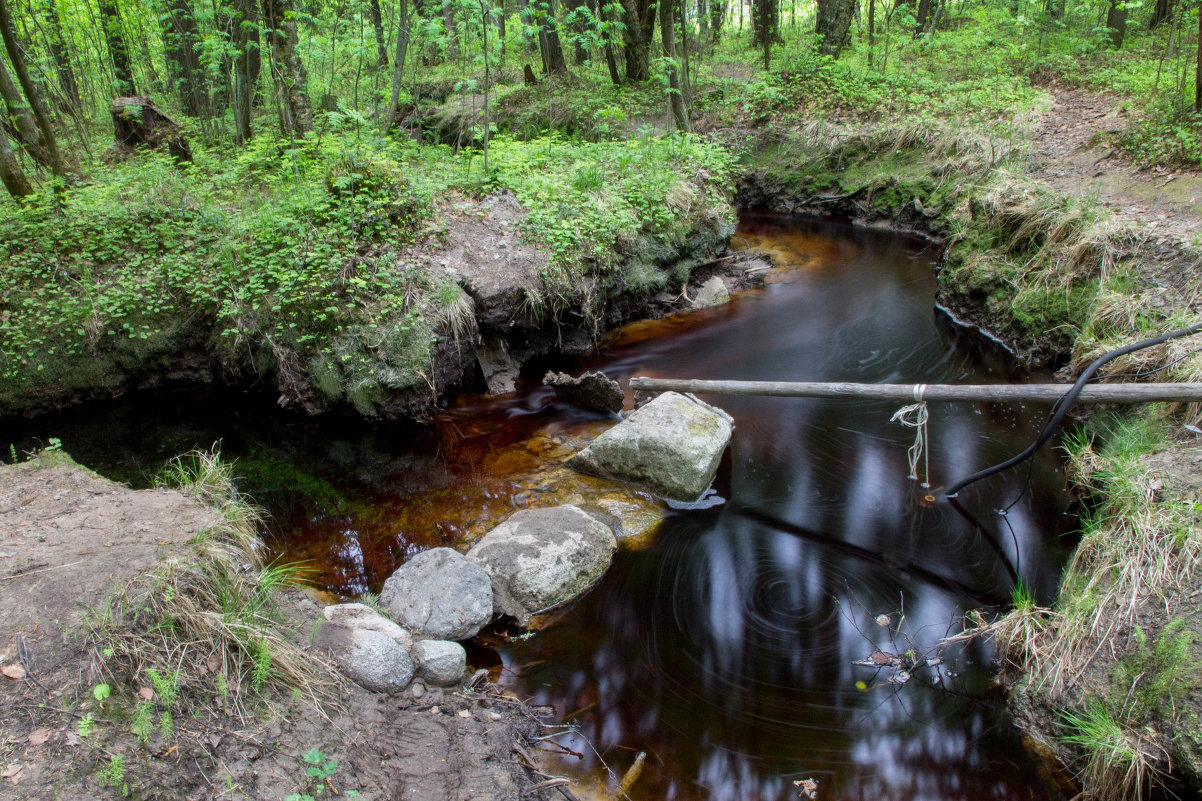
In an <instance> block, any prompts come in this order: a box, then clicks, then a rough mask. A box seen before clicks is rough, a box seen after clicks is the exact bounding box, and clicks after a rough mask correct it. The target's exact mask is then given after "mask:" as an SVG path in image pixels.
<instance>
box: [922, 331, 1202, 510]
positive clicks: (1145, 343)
mask: <svg viewBox="0 0 1202 801" xmlns="http://www.w3.org/2000/svg"><path fill="white" fill-rule="evenodd" d="M1199 331H1202V323H1198V324H1197V325H1192V326H1190V327H1189V328H1182V329H1181V330H1179V331H1171V332H1169V333H1167V334H1161V335H1160V336H1158V337H1153V338H1152V339H1144V340H1140V341H1139V342H1134V343H1132V344H1130V345H1124V346H1123V347H1121V348H1119V349H1117V350H1112V351H1110V352H1109V353H1106V354H1103V355H1101V356H1099V357H1098V358H1096V359H1094V360H1093V362H1091V363H1090V365H1089V366H1088V367H1086V368H1085V369H1084V370H1083V371H1082V372H1081V375H1080V377H1078V378H1077V380H1076V382H1075V383H1074V384H1073V385H1072V386H1071V387H1069V390H1068V392H1065V393H1064V397H1063V398H1061V399H1060V407H1059V408H1058V409H1056V412H1055V413H1054V414H1053V415H1052V416H1051V417H1050V418H1048V421H1047V422H1046V423H1044V424H1043V428H1042V429H1041V430H1040V432H1039V436H1038V437H1036V438H1035V441H1034V442H1033V443H1031V444H1030V445H1029V446H1027V448H1026V450H1024V451H1023V452H1022V453H1020V454H1018V455H1017V456H1013V457H1011V458H1009V459H1007V460H1006V461H1004V462H1002V463H1001V464H995V465H994V466H993V467H988V468H986V469H984V470H982V471H980V472H979V473H973V474H972V475H971V476H969V477H968V478H966V479H964V480H963V481H961V482H959V483H957V484H954V485H952V486H951V487H949V488H948V490H947V492H945V493H943V495H944V497H946V498H955V497H956V496H957V495H959V494H960V490H962V489H964V488H965V487H967V486H968V485H969V484H973V483H975V482H977V481H980V480H981V479H983V478H985V477H987V476H991V475H993V474H994V473H1000V472H1002V471H1003V470H1009V469H1010V468H1011V467H1014V466H1015V465H1016V464H1020V463H1021V462H1023V461H1026V460H1027V459H1030V458H1031V457H1032V456H1034V455H1035V452H1036V451H1038V450H1039V449H1040V448H1042V447H1043V446H1044V444H1045V443H1046V442H1047V441H1048V440H1049V439H1051V438H1052V435H1053V434H1055V433H1056V430H1057V429H1059V428H1060V424H1061V423H1062V422H1064V418H1065V416H1066V415H1067V414H1068V413H1069V410H1071V409H1072V408H1073V406H1074V405H1075V404H1076V401H1077V396H1078V395H1080V394H1081V390H1082V389H1084V388H1085V385H1086V384H1088V383H1089V381H1090V379H1092V378H1093V376H1094V373H1096V372H1097V371H1098V369H1099V368H1100V367H1101V366H1102V365H1104V364H1106V363H1107V362H1109V361H1112V360H1114V359H1117V358H1118V357H1119V356H1125V355H1127V354H1128V353H1132V352H1133V351H1137V350H1143V349H1144V348H1150V347H1152V346H1153V345H1159V344H1161V343H1162V342H1168V341H1169V340H1170V339H1177V338H1179V337H1184V336H1189V335H1190V334H1196V333H1198V332H1199Z"/></svg>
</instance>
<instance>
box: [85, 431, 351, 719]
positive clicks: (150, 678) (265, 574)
mask: <svg viewBox="0 0 1202 801" xmlns="http://www.w3.org/2000/svg"><path fill="white" fill-rule="evenodd" d="M168 477H169V478H168V483H177V484H179V485H180V486H181V488H182V489H183V490H184V491H186V492H191V493H193V494H195V495H196V496H197V497H199V498H201V499H202V500H204V501H205V502H206V503H208V504H210V505H211V506H213V507H214V508H216V509H217V510H218V511H219V512H220V513H221V522H220V523H219V524H218V525H217V526H216V527H215V528H214V529H213V530H210V531H208V532H205V533H204V534H203V536H201V537H198V538H197V541H196V542H194V545H195V546H196V553H195V556H194V557H193V558H189V559H185V560H176V561H171V562H168V563H166V564H165V565H163V566H162V567H161V568H159V569H158V570H156V571H155V572H154V573H152V574H149V575H145V576H141V577H138V578H136V579H134V580H132V581H130V582H128V583H127V584H126V585H125V586H123V587H122V588H120V589H119V590H118V591H117V592H116V593H115V594H114V596H113V597H112V598H111V599H109V602H108V604H107V605H106V606H104V607H101V608H100V609H97V610H94V611H93V613H92V614H90V615H89V616H88V621H87V622H88V630H89V638H90V642H91V646H92V651H93V657H94V661H95V662H96V663H97V664H98V666H99V667H100V670H101V671H102V673H104V674H105V675H106V676H108V677H109V678H110V681H112V682H114V683H115V684H116V685H117V686H122V685H128V686H131V687H137V686H138V685H143V686H148V685H151V684H152V683H153V684H154V685H155V686H156V689H157V687H158V685H159V683H161V682H162V681H164V680H166V681H167V682H168V683H169V684H170V685H173V686H174V687H175V691H176V692H177V694H178V696H179V698H180V699H181V700H183V701H185V702H187V703H188V704H189V705H190V706H192V707H193V709H196V708H203V707H214V708H217V709H220V710H222V711H223V712H225V713H226V714H230V715H233V716H235V717H238V718H239V719H242V720H245V719H246V718H247V717H248V716H249V714H250V712H251V707H253V706H254V705H255V704H256V703H268V704H270V703H271V701H272V699H273V698H274V697H275V695H276V694H277V693H278V691H280V690H284V691H287V692H297V693H300V694H301V695H302V696H303V697H306V698H307V699H308V700H309V701H310V702H311V703H312V704H313V705H314V706H315V707H317V708H318V709H321V708H322V707H323V706H324V704H326V703H328V702H329V701H330V699H331V698H332V695H331V690H332V689H333V688H334V687H335V685H336V681H337V679H336V674H335V673H334V672H333V671H332V669H331V668H330V667H329V666H328V665H326V664H324V663H323V662H321V661H320V660H317V659H315V658H314V657H313V656H312V655H311V654H309V653H307V652H305V651H304V650H303V649H302V648H300V647H299V646H298V645H297V644H296V643H295V642H294V641H293V639H292V637H290V633H289V630H288V629H287V627H286V625H285V624H284V622H283V620H282V618H281V616H280V615H279V613H278V611H277V607H276V595H277V593H278V591H279V590H280V589H281V588H283V587H284V586H285V585H287V584H289V583H293V582H295V580H296V579H297V570H296V569H295V568H292V567H288V566H279V565H266V566H264V565H263V564H262V561H261V557H262V550H261V543H260V542H259V539H258V535H257V529H258V525H259V522H260V515H259V512H258V511H257V510H256V509H255V508H254V507H252V506H251V505H250V504H248V503H247V502H246V501H245V499H243V498H241V497H239V496H238V494H237V493H236V492H235V491H234V489H233V485H232V484H231V482H230V466H229V465H228V464H225V463H223V462H222V461H221V460H220V457H219V456H218V455H217V453H216V452H215V451H214V452H197V453H194V454H189V455H188V456H186V457H182V458H181V459H178V460H176V461H175V462H174V463H173V465H172V466H171V467H170V469H169V471H168ZM172 479H174V481H173V480H172ZM156 677H157V679H156ZM164 677H167V678H166V679H164ZM159 695H160V696H162V695H163V693H162V692H160V693H159Z"/></svg>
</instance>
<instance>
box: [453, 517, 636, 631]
mask: <svg viewBox="0 0 1202 801" xmlns="http://www.w3.org/2000/svg"><path fill="white" fill-rule="evenodd" d="M617 549H618V542H617V539H616V538H615V537H614V533H613V530H611V529H610V527H609V526H607V525H605V524H604V523H602V522H601V521H600V520H598V519H597V518H595V517H593V516H592V515H590V514H588V513H587V512H585V511H583V510H582V509H579V508H578V507H575V506H571V505H565V506H555V507H552V508H549V509H528V510H524V511H521V512H516V513H515V514H513V515H512V516H511V517H510V518H509V519H508V520H506V521H505V522H504V523H502V524H501V525H499V526H497V527H496V528H494V529H493V530H492V531H490V532H488V533H487V534H485V535H484V538H483V539H481V540H480V542H478V543H476V545H475V546H473V547H472V549H471V550H470V551H468V552H467V557H468V559H471V560H472V561H474V562H477V563H479V564H480V565H481V566H483V568H484V569H485V570H487V571H488V573H489V575H491V576H492V579H493V595H494V598H495V602H496V607H497V611H498V612H502V613H504V614H507V615H512V616H513V617H515V618H517V619H518V620H519V621H520V622H522V623H525V622H526V621H528V620H529V619H530V617H531V615H533V614H534V613H536V612H541V611H544V610H547V609H550V608H551V607H554V606H558V605H559V604H562V603H566V602H567V601H570V600H572V599H573V598H576V597H577V596H579V595H581V594H582V593H584V591H585V590H587V589H588V588H589V587H591V586H592V585H593V584H594V583H595V582H596V581H597V579H599V578H600V577H601V576H602V574H604V573H605V570H606V568H608V567H609V563H610V561H611V560H612V559H613V555H614V552H615V551H616V550H617Z"/></svg>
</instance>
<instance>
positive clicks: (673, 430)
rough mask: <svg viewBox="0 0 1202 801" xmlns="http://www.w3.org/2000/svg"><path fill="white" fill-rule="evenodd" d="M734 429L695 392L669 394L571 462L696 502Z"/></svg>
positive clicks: (591, 472) (582, 468)
mask: <svg viewBox="0 0 1202 801" xmlns="http://www.w3.org/2000/svg"><path fill="white" fill-rule="evenodd" d="M733 429H734V421H733V420H731V417H730V415H728V414H727V413H726V412H724V411H722V410H721V409H717V408H715V407H713V406H710V405H709V404H707V403H702V402H701V401H699V400H697V399H696V398H694V397H693V396H692V395H681V394H680V393H677V392H665V393H664V394H662V395H660V396H659V397H658V398H656V399H655V400H653V401H651V402H650V403H648V404H647V405H646V406H643V407H642V408H641V409H638V410H637V411H635V412H634V413H632V414H631V415H630V416H629V417H627V418H626V419H625V420H623V421H622V422H621V423H619V424H618V425H616V426H614V427H613V428H611V429H609V430H608V431H606V432H605V433H604V434H602V435H601V436H599V437H597V438H596V439H595V440H593V442H592V444H590V445H589V446H588V447H587V448H585V449H584V450H582V451H580V452H579V453H576V454H573V455H572V456H571V457H569V458H568V460H567V465H568V466H569V467H571V468H572V469H574V470H577V471H579V472H581V473H587V474H588V475H593V476H600V477H602V478H616V479H620V480H622V481H631V482H634V483H636V484H641V485H643V486H645V487H647V488H648V489H650V490H651V491H652V492H655V493H657V494H659V495H663V496H665V497H667V498H672V499H674V500H678V501H694V500H696V499H697V498H699V497H700V496H701V494H702V493H703V492H705V490H706V488H708V487H709V485H710V482H712V481H713V480H714V474H715V473H716V472H717V471H718V462H720V461H721V460H722V452H723V451H724V450H726V446H727V445H728V444H729V443H730V435H731V431H732V430H733Z"/></svg>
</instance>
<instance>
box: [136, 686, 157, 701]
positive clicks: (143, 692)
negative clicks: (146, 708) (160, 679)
mask: <svg viewBox="0 0 1202 801" xmlns="http://www.w3.org/2000/svg"><path fill="white" fill-rule="evenodd" d="M138 697H139V698H141V699H142V700H143V701H153V700H154V690H152V689H150V688H149V687H139V688H138Z"/></svg>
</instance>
